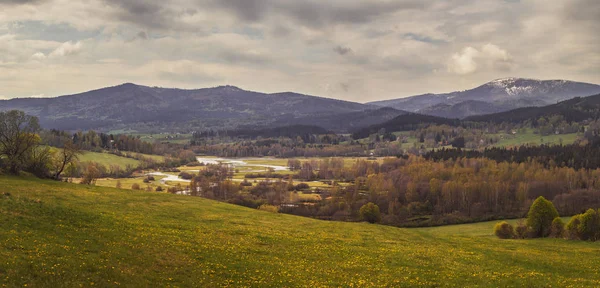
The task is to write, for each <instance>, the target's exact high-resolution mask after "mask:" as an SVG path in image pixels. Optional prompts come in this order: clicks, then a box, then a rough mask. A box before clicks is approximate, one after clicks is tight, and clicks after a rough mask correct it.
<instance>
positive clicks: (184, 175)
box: [179, 172, 194, 180]
mask: <svg viewBox="0 0 600 288" xmlns="http://www.w3.org/2000/svg"><path fill="white" fill-rule="evenodd" d="M179 177H180V178H181V179H184V180H191V179H192V178H194V175H192V174H190V173H187V172H181V173H179Z"/></svg>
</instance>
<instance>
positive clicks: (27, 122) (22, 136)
mask: <svg viewBox="0 0 600 288" xmlns="http://www.w3.org/2000/svg"><path fill="white" fill-rule="evenodd" d="M39 130H40V124H39V121H38V118H37V117H34V116H29V115H26V114H25V113H24V112H23V111H17V110H12V111H8V112H0V156H3V157H5V158H6V161H7V163H8V168H9V172H10V173H12V174H18V173H19V171H20V170H21V169H22V168H23V166H24V165H25V164H26V161H27V158H28V155H29V153H30V152H31V151H32V150H34V149H35V148H36V147H37V146H38V144H39V142H40V137H39V136H38V135H37V134H36V133H37V132H38V131H39Z"/></svg>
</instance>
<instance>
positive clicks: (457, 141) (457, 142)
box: [452, 137, 465, 148]
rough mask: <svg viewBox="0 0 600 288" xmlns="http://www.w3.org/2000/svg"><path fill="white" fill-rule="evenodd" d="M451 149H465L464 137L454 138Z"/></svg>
mask: <svg viewBox="0 0 600 288" xmlns="http://www.w3.org/2000/svg"><path fill="white" fill-rule="evenodd" d="M452 147H454V148H465V137H456V138H454V140H453V141H452Z"/></svg>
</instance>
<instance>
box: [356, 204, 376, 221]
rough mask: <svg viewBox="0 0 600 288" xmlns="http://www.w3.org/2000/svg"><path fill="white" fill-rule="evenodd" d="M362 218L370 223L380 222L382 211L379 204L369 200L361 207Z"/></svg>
mask: <svg viewBox="0 0 600 288" xmlns="http://www.w3.org/2000/svg"><path fill="white" fill-rule="evenodd" d="M359 212H360V218H361V219H363V220H365V221H367V222H369V223H378V222H380V221H381V213H380V212H379V206H377V205H375V204H374V203H372V202H369V203H367V204H365V205H363V206H362V207H360V210H359Z"/></svg>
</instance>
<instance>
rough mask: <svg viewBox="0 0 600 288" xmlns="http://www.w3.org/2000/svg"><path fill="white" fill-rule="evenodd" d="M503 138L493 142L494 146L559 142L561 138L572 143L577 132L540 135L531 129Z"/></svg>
mask: <svg viewBox="0 0 600 288" xmlns="http://www.w3.org/2000/svg"><path fill="white" fill-rule="evenodd" d="M504 137H505V139H501V140H500V141H499V142H498V143H496V144H494V145H493V146H494V147H512V146H521V145H526V144H529V145H541V144H556V145H558V144H560V143H561V139H562V143H563V144H564V145H567V144H573V142H575V140H577V138H578V134H577V133H572V134H560V135H555V134H552V135H547V136H542V135H540V134H534V133H533V131H528V132H527V133H522V134H516V135H504Z"/></svg>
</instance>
